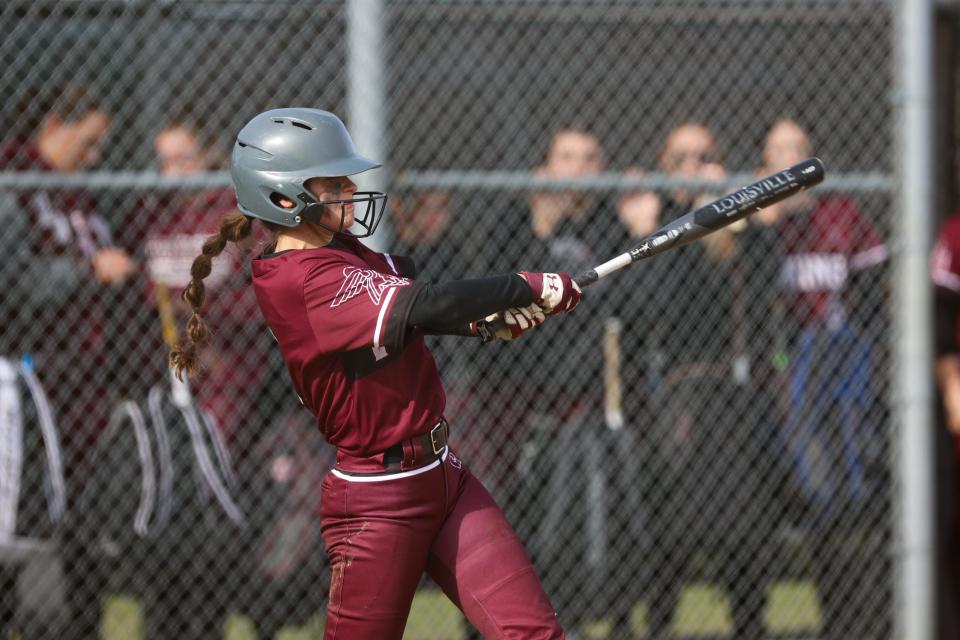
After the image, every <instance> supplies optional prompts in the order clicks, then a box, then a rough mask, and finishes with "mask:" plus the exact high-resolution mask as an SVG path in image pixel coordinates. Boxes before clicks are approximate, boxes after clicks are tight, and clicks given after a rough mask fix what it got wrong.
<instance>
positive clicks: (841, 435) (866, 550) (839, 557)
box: [762, 119, 890, 638]
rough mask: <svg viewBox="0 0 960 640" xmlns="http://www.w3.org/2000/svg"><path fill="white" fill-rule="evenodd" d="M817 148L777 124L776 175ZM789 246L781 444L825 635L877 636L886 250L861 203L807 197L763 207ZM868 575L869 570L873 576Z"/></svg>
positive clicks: (881, 597)
mask: <svg viewBox="0 0 960 640" xmlns="http://www.w3.org/2000/svg"><path fill="white" fill-rule="evenodd" d="M810 155H812V145H811V143H810V139H809V136H808V135H807V133H806V132H805V131H804V130H803V128H801V127H800V126H799V125H798V124H797V123H796V122H794V121H793V120H790V119H781V120H779V121H777V122H776V123H775V124H774V125H773V126H772V127H771V128H770V130H769V132H768V134H767V138H766V143H765V146H764V150H763V160H764V165H765V166H764V168H763V170H762V173H764V174H768V173H772V172H774V171H778V170H780V169H783V168H785V167H787V166H790V165H792V164H794V163H796V162H799V161H800V160H802V159H804V158H806V157H808V156H810ZM763 219H764V220H765V221H766V222H768V223H770V224H773V225H774V226H775V228H776V229H777V231H778V233H779V236H780V239H781V242H782V245H783V248H784V253H785V261H784V264H783V269H782V271H781V274H780V286H781V292H782V297H783V302H784V305H785V311H786V317H785V318H784V322H783V323H782V324H783V327H784V329H785V330H786V331H787V349H786V352H785V353H784V355H783V357H782V360H783V361H784V362H785V364H786V369H787V373H788V378H789V380H788V393H787V402H786V404H787V416H786V420H785V424H784V428H783V432H782V438H783V446H784V447H785V451H786V452H787V454H788V456H789V457H790V460H791V463H792V466H793V470H794V473H793V479H794V480H793V481H794V484H795V486H796V487H797V488H798V489H799V492H800V495H801V496H802V497H803V499H804V500H805V501H806V503H807V504H808V505H809V511H808V513H809V517H808V518H807V519H806V520H805V522H804V524H805V526H807V527H808V528H810V529H811V530H812V531H811V532H812V534H813V535H814V536H815V540H816V544H817V546H818V552H817V553H816V554H815V556H816V557H815V560H814V564H815V569H816V572H817V576H818V591H819V595H820V598H821V601H822V609H823V626H824V629H823V631H824V637H828V638H850V637H858V638H868V637H874V635H873V634H875V633H876V629H877V628H878V626H877V625H878V624H884V623H883V622H882V621H878V617H877V614H878V613H880V612H883V611H887V610H888V609H887V608H886V607H885V606H883V603H884V602H889V597H890V594H888V593H884V592H878V591H877V589H879V588H880V586H879V585H883V584H885V581H884V578H883V576H884V574H883V573H882V572H883V571H884V570H885V569H884V567H883V564H882V563H878V562H876V558H878V557H882V556H884V555H885V554H886V545H887V544H888V543H887V542H886V541H885V540H884V535H883V532H882V531H877V530H876V528H872V529H871V528H870V527H868V526H866V525H865V523H869V522H875V516H874V515H871V510H875V512H876V513H880V512H882V510H884V509H886V508H887V506H886V504H885V502H884V501H885V499H886V493H885V489H884V487H885V482H886V478H885V477H884V472H883V469H884V460H883V459H882V456H883V454H884V448H885V445H884V442H883V440H882V437H883V433H882V430H881V428H880V427H881V424H880V422H881V421H882V407H881V405H880V402H879V400H878V398H877V397H876V396H875V394H874V390H873V383H874V381H873V367H874V359H875V357H876V349H877V348H876V347H875V345H874V341H873V339H872V337H871V332H870V325H871V319H872V315H871V314H873V313H874V310H875V308H876V304H877V302H876V300H877V296H878V295H879V293H878V292H882V291H883V285H882V280H881V278H882V275H883V274H882V271H881V267H882V266H883V265H884V263H885V261H886V257H887V252H886V248H885V246H884V244H883V242H882V240H881V239H880V236H879V234H878V233H877V231H876V229H875V228H874V226H873V223H872V222H871V221H870V219H869V218H868V217H867V216H866V215H864V213H863V212H862V211H861V210H860V208H859V207H858V206H857V205H856V204H855V203H854V202H853V200H851V199H849V198H846V197H842V196H833V195H822V196H817V195H814V194H812V193H804V194H800V195H798V196H794V197H793V198H790V199H788V200H786V201H784V202H783V203H781V204H780V205H778V206H775V207H772V208H771V209H770V210H768V211H767V212H765V213H764V214H763ZM868 572H869V573H868Z"/></svg>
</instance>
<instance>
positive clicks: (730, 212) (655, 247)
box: [477, 158, 824, 342]
mask: <svg viewBox="0 0 960 640" xmlns="http://www.w3.org/2000/svg"><path fill="white" fill-rule="evenodd" d="M823 177H824V168H823V162H821V161H820V159H819V158H809V159H807V160H804V161H803V162H800V163H798V164H795V165H793V166H792V167H789V168H787V169H784V170H783V171H779V172H777V173H774V174H773V175H769V176H767V177H766V178H762V179H760V180H757V181H756V182H754V183H752V184H748V185H747V186H745V187H741V188H739V189H737V190H736V191H734V192H733V193H730V194H727V195H725V196H723V197H722V198H720V199H718V200H714V201H713V202H711V203H709V204H707V205H704V206H702V207H700V208H699V209H695V210H693V211H691V212H689V213H687V214H685V215H683V216H681V217H679V218H677V219H676V220H673V221H672V222H669V223H667V224H665V225H664V226H662V227H660V228H659V229H657V230H656V231H654V232H653V233H651V234H650V235H648V236H647V237H645V238H644V239H643V240H642V241H641V242H640V244H639V245H637V246H636V247H634V248H633V249H631V250H630V251H628V252H626V253H623V254H621V255H619V256H617V257H616V258H613V259H612V260H608V261H607V262H604V263H603V264H600V265H597V266H596V267H594V268H593V269H590V270H589V271H585V272H583V273H581V274H580V275H578V276H577V277H575V278H574V281H575V282H576V283H577V286H579V287H580V288H581V289H582V288H583V287H587V286H589V285H591V284H593V283H594V282H596V281H597V280H599V279H600V278H605V277H606V276H608V275H610V274H611V273H613V272H614V271H618V270H620V269H622V268H624V267H626V266H629V265H631V264H633V263H634V262H637V261H638V260H643V259H645V258H650V257H652V256H655V255H658V254H661V253H664V252H665V251H670V250H672V249H676V248H677V247H682V246H684V245H686V244H689V243H691V242H693V241H694V240H699V239H700V238H703V237H704V236H707V235H709V234H711V233H713V232H714V231H716V230H718V229H722V228H723V227H726V226H727V225H730V224H733V223H734V222H736V221H737V220H741V219H743V218H745V217H747V216H748V215H750V214H751V213H756V212H757V211H760V210H761V209H763V208H764V207H768V206H770V205H772V204H775V203H777V202H780V201H781V200H784V199H786V198H789V197H790V196H792V195H794V194H795V193H799V192H800V191H803V190H804V189H808V188H810V187H813V186H815V185H818V184H820V183H821V182H823ZM502 322H503V320H502V319H499V318H498V319H496V320H493V321H491V322H486V321H484V322H478V323H477V335H479V336H480V337H481V338H483V340H484V342H486V341H487V340H490V339H491V338H492V336H493V335H494V334H495V333H496V331H497V329H499V328H501V323H502Z"/></svg>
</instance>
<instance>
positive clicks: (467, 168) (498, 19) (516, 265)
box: [0, 0, 896, 640]
mask: <svg viewBox="0 0 960 640" xmlns="http://www.w3.org/2000/svg"><path fill="white" fill-rule="evenodd" d="M383 18H384V20H385V25H384V29H383V31H384V33H385V34H386V37H385V40H384V41H382V42H370V43H368V44H369V47H371V49H372V50H373V51H374V52H375V53H377V55H379V56H380V57H381V58H382V60H383V61H384V69H385V71H386V74H385V75H386V84H385V86H383V87H382V90H383V92H384V97H385V104H386V113H385V114H384V119H385V126H386V131H387V140H386V148H387V150H388V152H387V154H388V157H387V160H388V163H389V168H390V170H391V172H390V173H391V185H390V189H389V191H390V204H389V214H388V216H389V224H390V229H389V233H388V234H386V235H384V236H382V237H381V238H380V241H381V242H382V243H383V245H384V246H385V247H386V248H389V249H390V251H391V252H393V253H396V254H401V255H410V256H412V257H413V258H414V259H415V260H416V262H417V263H418V268H419V273H420V274H421V275H420V276H419V277H421V278H425V279H427V280H431V281H441V280H446V279H452V278H462V277H468V276H482V275H486V274H490V273H500V272H508V271H511V270H518V269H526V270H546V271H552V270H564V271H570V272H571V273H577V272H579V271H580V270H582V269H583V268H585V267H590V266H593V265H594V264H596V263H598V262H600V261H602V260H605V259H607V258H609V257H612V256H613V255H615V254H617V253H620V252H622V251H625V250H627V249H629V248H630V247H632V246H633V245H635V244H636V243H637V242H638V241H639V239H640V238H641V237H643V236H644V235H646V234H648V233H650V232H651V231H653V230H654V229H655V228H656V226H658V224H659V223H662V222H666V221H668V220H670V219H673V218H675V217H677V216H678V215H680V214H682V213H684V212H686V211H687V210H689V209H690V208H692V207H693V206H696V203H697V202H701V201H704V200H705V199H711V196H713V197H716V196H718V195H719V194H722V193H724V192H726V191H728V190H729V188H731V187H733V186H736V185H739V184H743V183H745V182H747V181H750V180H751V179H752V178H753V177H754V176H756V175H759V174H763V173H772V172H773V171H775V170H779V169H781V168H783V167H784V166H787V165H789V164H792V163H793V162H796V161H799V160H800V159H802V158H804V157H806V156H808V155H818V156H819V157H821V158H823V159H824V162H825V164H826V166H827V169H828V175H829V180H828V182H827V183H826V184H825V185H823V186H822V187H820V188H818V189H817V190H816V191H815V192H813V193H811V194H809V195H805V196H799V197H796V198H794V199H793V200H791V201H789V202H787V203H785V204H783V205H781V206H778V207H775V208H773V209H771V210H767V211H765V212H763V213H762V214H758V215H756V216H754V217H753V218H752V219H751V220H750V221H749V223H745V224H741V225H738V226H735V227H733V228H731V229H729V230H726V231H723V232H720V233H717V234H715V235H713V236H711V237H710V238H709V239H708V240H706V241H703V242H700V243H697V244H694V245H690V246H688V247H686V248H683V249H681V250H678V251H675V252H673V253H670V254H666V255H663V256H661V257H658V258H655V259H653V260H650V261H648V262H645V263H643V264H642V265H637V266H635V267H633V268H632V269H629V270H627V271H624V272H621V273H619V274H616V275H614V276H611V277H609V278H607V279H605V280H603V281H601V282H600V283H598V284H597V285H596V286H594V287H591V288H590V289H588V290H587V291H586V295H585V299H584V302H583V305H582V307H581V309H580V310H578V311H577V313H575V314H574V315H571V316H570V317H563V318H557V319H552V320H551V321H550V322H548V323H547V324H545V325H544V326H543V327H541V328H539V329H538V330H537V331H535V332H533V333H532V334H531V335H529V336H525V337H524V338H523V339H522V340H521V341H519V342H516V343H505V344H489V345H481V344H479V343H474V342H471V341H466V340H464V339H462V338H452V337H442V338H430V342H429V345H430V347H431V349H432V350H433V352H434V354H435V356H436V358H437V361H438V365H439V367H440V370H441V374H442V376H443V379H444V383H445V386H446V389H447V413H446V417H447V418H448V420H449V421H450V424H451V429H452V434H453V436H452V437H453V446H454V449H455V450H457V451H458V453H459V454H460V455H461V457H462V458H463V459H464V460H465V461H466V462H467V464H468V465H470V466H471V468H472V469H473V471H474V472H475V474H477V475H478V476H479V477H480V478H481V479H482V480H483V482H484V484H485V485H486V486H487V487H488V488H489V489H490V490H491V492H492V493H493V494H494V496H495V497H496V498H497V500H498V502H499V503H500V504H501V505H502V506H503V508H504V510H505V512H506V513H507V515H508V518H509V519H510V520H511V522H512V523H513V524H514V526H515V527H516V529H517V531H518V533H519V535H520V537H521V539H522V540H523V541H524V543H525V544H526V547H527V550H528V552H529V554H530V556H531V557H532V559H533V561H534V563H535V565H536V567H537V569H538V572H539V574H540V576H541V578H542V580H543V582H544V585H545V587H546V589H547V591H548V593H549V595H550V596H551V600H552V602H553V604H554V606H555V607H556V609H557V611H558V615H559V616H560V619H561V621H562V622H563V624H564V626H565V627H566V628H567V629H569V630H570V631H571V635H572V634H573V633H576V634H577V637H589V638H603V637H607V638H632V637H636V638H666V637H737V638H748V639H750V638H761V637H782V638H788V637H789V638H813V637H820V638H856V639H861V640H866V639H871V638H888V637H891V636H892V635H893V624H894V620H893V618H892V609H893V590H894V566H893V560H894V558H893V552H892V548H893V535H894V522H893V517H894V510H893V507H892V496H893V489H894V487H893V482H892V464H893V462H892V460H893V459H894V453H895V451H894V447H893V444H892V435H891V434H892V420H891V417H890V407H889V397H890V396H891V391H892V390H891V381H890V379H891V353H890V348H891V345H890V342H891V339H890V326H889V324H890V316H891V313H890V309H891V303H890V282H889V280H890V263H889V259H888V255H887V250H886V246H887V243H886V239H887V238H888V237H889V236H890V234H891V230H892V227H893V223H894V213H893V206H894V195H895V194H894V185H895V184H896V182H895V180H894V179H893V177H892V175H893V171H894V165H895V163H894V157H895V156H894V150H893V145H894V140H893V134H892V132H893V118H894V115H895V114H894V113H893V106H892V101H891V98H890V96H891V93H892V91H893V60H892V57H893V54H894V44H895V43H894V33H893V17H892V7H891V6H890V5H889V4H887V3H883V2H874V1H868V0H864V1H839V0H838V1H814V0H810V1H807V0H795V1H785V2H759V1H757V2H751V1H743V2H741V1H737V0H731V1H724V2H719V1H714V0H690V1H688V0H683V1H676V0H673V1H667V0H664V1H650V2H626V1H609V2H608V1H600V0H597V1H587V0H569V1H559V0H557V1H553V0H528V1H520V0H502V1H475V2H454V1H450V2H440V1H426V0H423V1H414V0H393V1H391V0H387V1H386V2H385V4H384V12H383ZM0 24H3V25H4V29H3V31H4V38H3V40H2V41H0V59H2V61H3V64H2V65H0V89H2V92H3V93H4V95H6V96H8V97H9V99H8V100H5V101H4V102H3V103H2V105H0V121H2V123H3V131H4V132H5V133H6V134H7V135H5V140H4V141H3V147H2V149H0V163H2V166H0V200H2V201H0V218H2V220H3V223H2V224H0V246H2V251H0V255H3V256H4V259H3V260H2V261H0V301H2V311H0V323H2V331H0V336H2V337H0V638H2V639H3V640H7V639H8V638H15V637H16V638H22V639H23V640H29V639H33V638H43V637H53V636H56V637H58V638H89V637H104V638H110V639H111V640H118V639H127V638H151V639H159V638H219V637H226V638H231V639H244V640H246V639H252V638H257V637H259V638H274V637H277V638H286V639H287V640H290V639H292V638H307V637H319V636H320V635H321V633H322V631H321V630H322V628H323V618H324V606H325V601H326V590H327V585H328V581H329V574H328V569H327V565H326V558H325V555H324V552H323V545H322V542H321V540H320V537H319V522H318V504H319V496H320V482H321V480H322V478H323V476H324V474H325V473H326V472H327V471H328V470H329V469H330V467H331V465H332V464H333V452H332V450H331V449H330V447H328V446H327V445H326V444H325V443H324V442H323V441H322V438H321V436H320V434H319V432H318V431H317V429H316V425H315V424H314V421H313V419H312V417H311V416H310V415H309V414H308V413H307V412H306V410H305V409H303V408H302V406H301V405H300V403H299V402H298V401H297V398H296V396H295V395H294V393H293V391H292V389H291V388H290V385H289V382H288V380H287V374H286V372H285V370H284V367H283V362H282V360H281V358H280V354H279V352H278V350H277V349H276V347H275V344H274V343H273V340H272V338H271V337H270V336H269V334H268V332H267V331H266V330H265V326H264V324H263V322H262V320H261V318H260V314H259V312H258V310H257V309H256V303H255V300H254V299H253V296H252V289H251V287H250V286H249V267H248V256H247V254H246V253H244V252H242V251H231V250H228V251H227V252H226V253H225V254H224V255H222V256H221V257H219V258H218V259H217V260H215V267H214V272H213V274H212V275H211V276H210V278H208V280H207V282H208V283H209V284H208V287H209V290H210V291H211V293H210V296H209V299H208V301H207V305H208V306H207V309H208V310H207V312H206V317H207V318H208V320H209V323H210V325H211V327H212V329H213V331H214V335H213V338H212V341H211V344H210V345H209V347H208V348H207V350H206V351H205V353H204V355H203V360H204V369H205V371H204V373H203V375H202V376H201V377H198V378H197V379H194V380H191V383H190V386H189V387H188V386H186V385H183V384H179V383H178V382H177V381H175V380H174V379H172V378H171V376H170V375H169V373H168V371H167V368H166V361H165V354H166V344H170V343H171V342H172V341H175V340H176V334H175V333H174V331H175V330H180V331H182V328H183V323H184V321H185V316H184V313H185V310H184V305H183V304H182V303H181V302H180V299H179V296H178V294H179V292H180V291H181V290H182V287H183V286H184V285H185V284H186V282H187V281H188V279H189V269H190V262H191V261H192V259H193V257H194V256H195V255H196V254H197V253H198V252H199V247H200V245H201V243H202V241H203V238H204V237H205V236H206V235H208V234H210V233H213V232H215V231H216V224H217V222H218V220H219V217H220V215H221V214H223V213H226V212H228V211H230V210H232V208H233V207H234V205H235V203H234V200H233V194H232V190H231V189H230V185H229V181H228V179H227V175H226V173H225V172H224V170H225V169H226V157H227V154H228V152H229V144H230V142H231V140H232V138H233V137H234V136H235V135H236V132H237V131H238V130H239V128H240V126H242V124H243V123H244V122H245V121H246V120H247V119H248V118H249V117H251V116H252V115H253V114H255V113H258V112H259V111H262V110H264V109H266V108H270V107H277V106H293V105H296V106H301V105H302V106H316V107H321V108H325V109H328V110H331V111H334V112H336V113H339V114H341V115H343V116H345V120H346V121H347V124H348V126H350V117H349V116H350V114H348V113H345V110H346V108H347V101H346V94H347V92H348V90H349V86H350V83H349V78H347V77H346V71H345V70H346V69H347V66H348V60H347V56H348V51H347V49H346V47H345V45H344V33H345V31H346V30H347V29H348V28H350V27H349V24H348V20H347V15H346V8H345V6H344V4H343V3H340V2H316V1H314V2H297V1H293V0H289V1H275V2H256V1H252V0H250V1H239V0H238V1H234V2H227V1H223V2H213V1H209V2H207V1H200V0H195V1H191V0H184V1H180V2H176V1H173V0H169V1H155V2H151V1H148V0H142V1H128V2H119V1H117V2H114V1H107V0H104V1H94V0H90V1H86V2H84V1H79V0H77V1H61V2H53V1H47V0H34V1H31V2H26V1H20V0H9V1H8V2H6V3H4V4H3V5H2V7H0ZM362 151H363V149H361V152H362ZM260 240H261V241H262V240H263V239H262V238H261V239H260ZM248 249H250V251H252V252H255V251H256V250H257V249H256V247H255V246H254V247H248ZM406 637H409V638H466V637H476V634H475V632H474V631H473V630H472V628H471V627H470V625H469V624H468V623H467V621H466V620H464V618H463V617H462V616H461V615H460V614H459V612H458V611H457V610H456V609H455V608H454V607H453V606H452V605H450V604H449V603H448V602H447V601H446V600H445V599H444V597H443V596H442V594H440V592H439V590H438V589H437V588H436V587H435V586H434V585H433V584H432V583H430V582H429V581H427V580H424V582H423V584H422V587H421V589H420V590H419V592H418V595H417V598H416V599H415V601H414V605H413V610H412V612H411V616H410V620H409V623H408V630H407V636H406Z"/></svg>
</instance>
